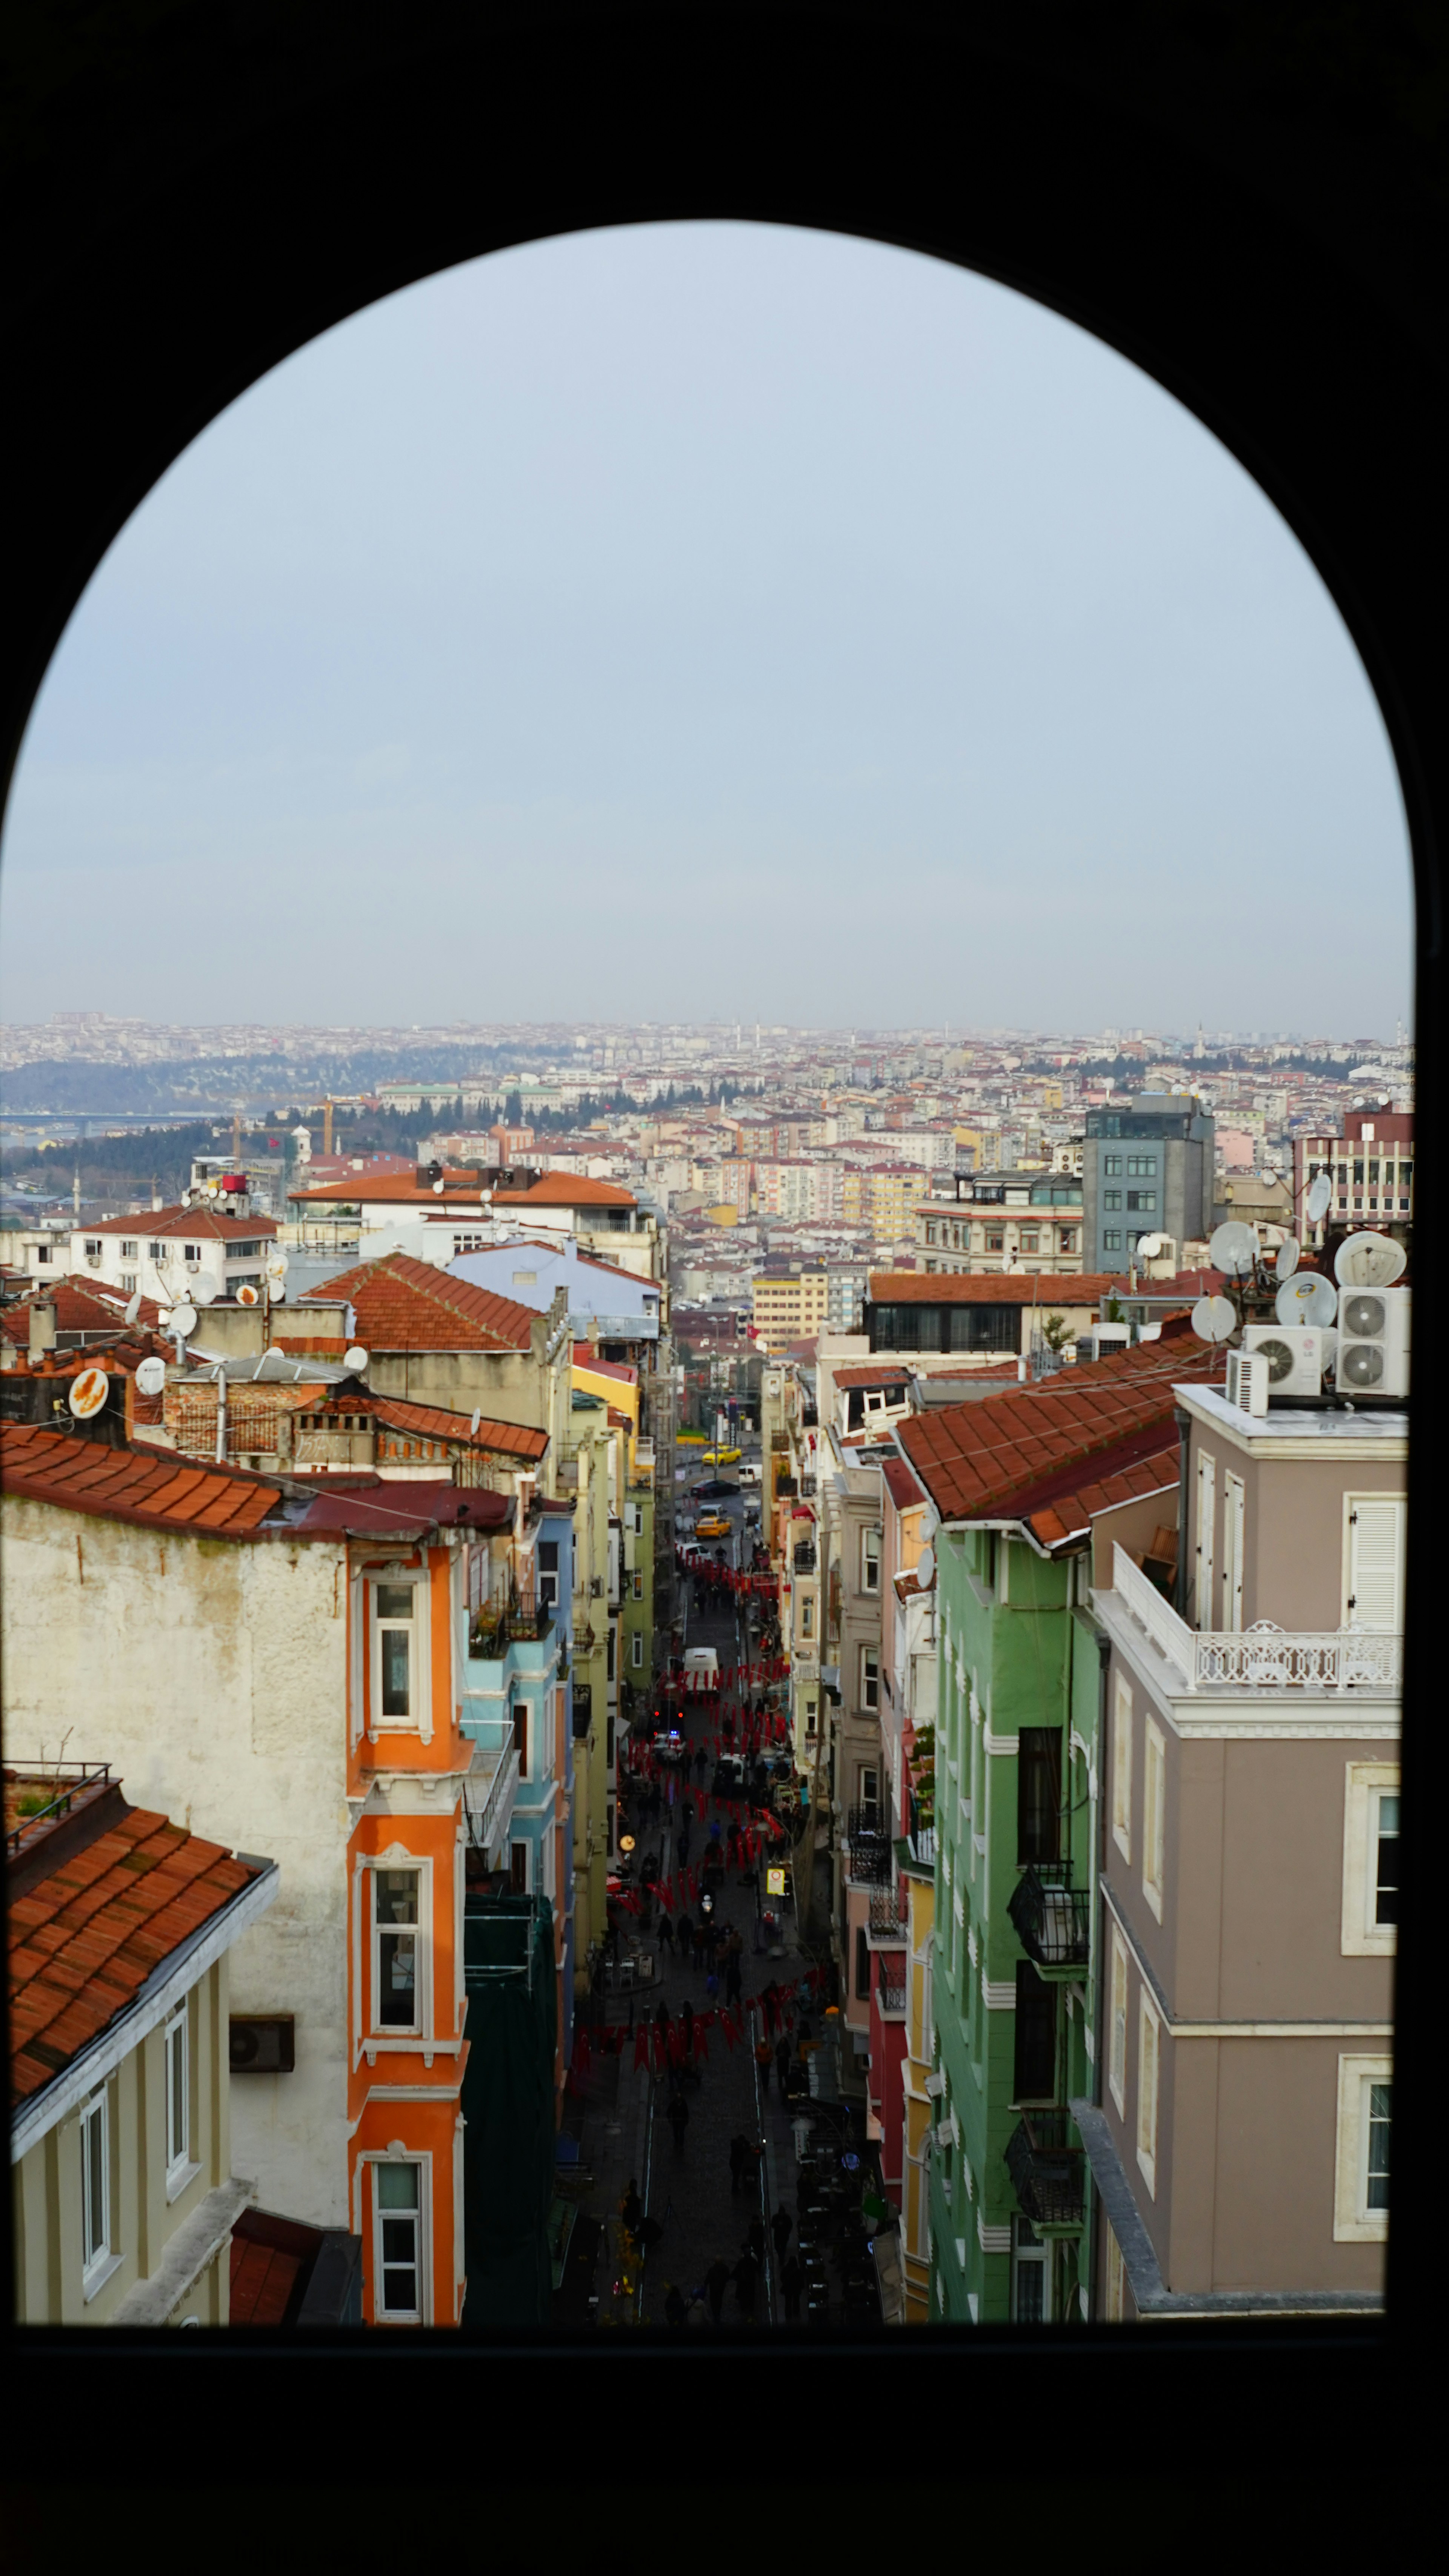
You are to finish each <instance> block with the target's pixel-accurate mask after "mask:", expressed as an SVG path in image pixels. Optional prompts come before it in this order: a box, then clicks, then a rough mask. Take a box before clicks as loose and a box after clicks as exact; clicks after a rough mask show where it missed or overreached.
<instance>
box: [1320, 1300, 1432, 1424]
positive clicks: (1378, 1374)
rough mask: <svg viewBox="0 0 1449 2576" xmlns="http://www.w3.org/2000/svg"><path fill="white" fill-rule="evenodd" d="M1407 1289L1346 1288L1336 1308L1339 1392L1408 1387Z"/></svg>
mask: <svg viewBox="0 0 1449 2576" xmlns="http://www.w3.org/2000/svg"><path fill="white" fill-rule="evenodd" d="M1412 1294H1413V1291H1412V1289H1409V1288H1347V1289H1344V1290H1341V1291H1340V1295H1339V1307H1338V1366H1337V1381H1338V1392H1339V1394H1340V1395H1362V1396H1367V1397H1370V1398H1372V1397H1374V1396H1406V1395H1407V1394H1408V1392H1409V1299H1410V1297H1411V1296H1412Z"/></svg>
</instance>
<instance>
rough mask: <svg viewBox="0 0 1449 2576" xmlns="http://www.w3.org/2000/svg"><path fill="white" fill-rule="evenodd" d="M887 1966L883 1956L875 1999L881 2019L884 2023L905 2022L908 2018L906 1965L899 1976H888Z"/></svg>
mask: <svg viewBox="0 0 1449 2576" xmlns="http://www.w3.org/2000/svg"><path fill="white" fill-rule="evenodd" d="M886 1966H887V1961H886V1958H885V1957H884V1956H882V1959H881V1964H880V1976H879V1979H878V1980H877V1984H876V1990H875V1999H876V2002H877V2004H878V2005H879V2007H880V2015H881V2019H882V2021H904V2020H905V2017H906V1972H905V1968H904V1965H903V1966H902V1967H901V1970H900V1973H899V1975H898V1976H888V1975H887V1974H886Z"/></svg>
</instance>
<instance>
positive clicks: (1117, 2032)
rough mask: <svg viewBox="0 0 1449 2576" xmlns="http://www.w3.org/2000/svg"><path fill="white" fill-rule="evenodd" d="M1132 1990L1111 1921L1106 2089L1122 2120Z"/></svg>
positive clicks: (1124, 1946) (1122, 1945) (1124, 1950)
mask: <svg viewBox="0 0 1449 2576" xmlns="http://www.w3.org/2000/svg"><path fill="white" fill-rule="evenodd" d="M1131 1991H1132V1990H1131V1983H1130V1979H1129V1976H1128V1969H1127V1944H1126V1942H1125V1941H1124V1940H1123V1938H1122V1934H1121V1932H1120V1930H1119V1929H1118V1927H1117V1925H1116V1924H1115V1923H1114V1924H1113V1926H1112V1981H1111V1987H1110V1998H1109V2003H1108V2011H1107V2090H1108V2092H1109V2093H1110V2094H1111V2096H1112V2099H1113V2101H1114V2102H1115V2103H1116V2105H1117V2116H1118V2118H1119V2119H1122V2120H1125V2119H1126V2117H1127V2009H1128V2004H1129V2002H1130V2000H1131Z"/></svg>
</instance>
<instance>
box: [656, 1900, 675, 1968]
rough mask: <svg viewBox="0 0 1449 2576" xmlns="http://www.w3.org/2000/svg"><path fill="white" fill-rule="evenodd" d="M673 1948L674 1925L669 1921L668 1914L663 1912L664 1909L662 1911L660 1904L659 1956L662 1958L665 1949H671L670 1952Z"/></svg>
mask: <svg viewBox="0 0 1449 2576" xmlns="http://www.w3.org/2000/svg"><path fill="white" fill-rule="evenodd" d="M673 1948H674V1925H673V1923H672V1922H671V1921H670V1918H669V1916H668V1915H667V1914H666V1913H665V1911H664V1909H663V1907H662V1906H661V1907H660V1909H659V1956H660V1958H661V1959H662V1958H663V1956H664V1953H665V1951H666V1950H669V1951H671V1952H672V1951H673Z"/></svg>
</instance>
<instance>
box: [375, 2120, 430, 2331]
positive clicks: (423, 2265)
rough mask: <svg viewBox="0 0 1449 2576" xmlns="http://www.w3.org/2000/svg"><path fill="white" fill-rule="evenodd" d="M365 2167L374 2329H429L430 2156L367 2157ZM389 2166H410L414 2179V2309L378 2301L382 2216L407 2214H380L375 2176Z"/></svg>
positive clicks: (381, 2271) (382, 2211) (381, 2262)
mask: <svg viewBox="0 0 1449 2576" xmlns="http://www.w3.org/2000/svg"><path fill="white" fill-rule="evenodd" d="M367 2163H368V2165H369V2167H370V2169H371V2186H370V2188H371V2198H372V2280H373V2300H372V2313H373V2318H374V2321H375V2322H376V2323H377V2324H378V2325H398V2326H406V2325H416V2326H425V2325H430V2324H431V2323H432V2304H433V2302H432V2260H431V2257H432V2241H433V2228H432V2199H433V2195H432V2158H431V2157H430V2156H398V2155H384V2156H369V2157H368V2159H367ZM390 2165H391V2166H397V2165H410V2166H411V2167H412V2169H413V2171H414V2172H415V2173H416V2175H417V2178H418V2205H417V2210H416V2214H415V2224H416V2230H417V2233H416V2239H415V2244H416V2256H417V2266H416V2268H417V2280H418V2304H417V2306H416V2308H385V2307H384V2306H383V2304H382V2300H383V2277H384V2267H383V2259H382V2227H383V2219H384V2216H386V2217H389V2218H398V2217H403V2216H406V2215H407V2213H406V2212H405V2211H400V2210H388V2211H386V2212H384V2210H383V2208H382V2202H381V2194H380V2192H379V2189H378V2182H377V2176H378V2173H379V2171H381V2170H385V2169H386V2168H387V2167H388V2166H390Z"/></svg>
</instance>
